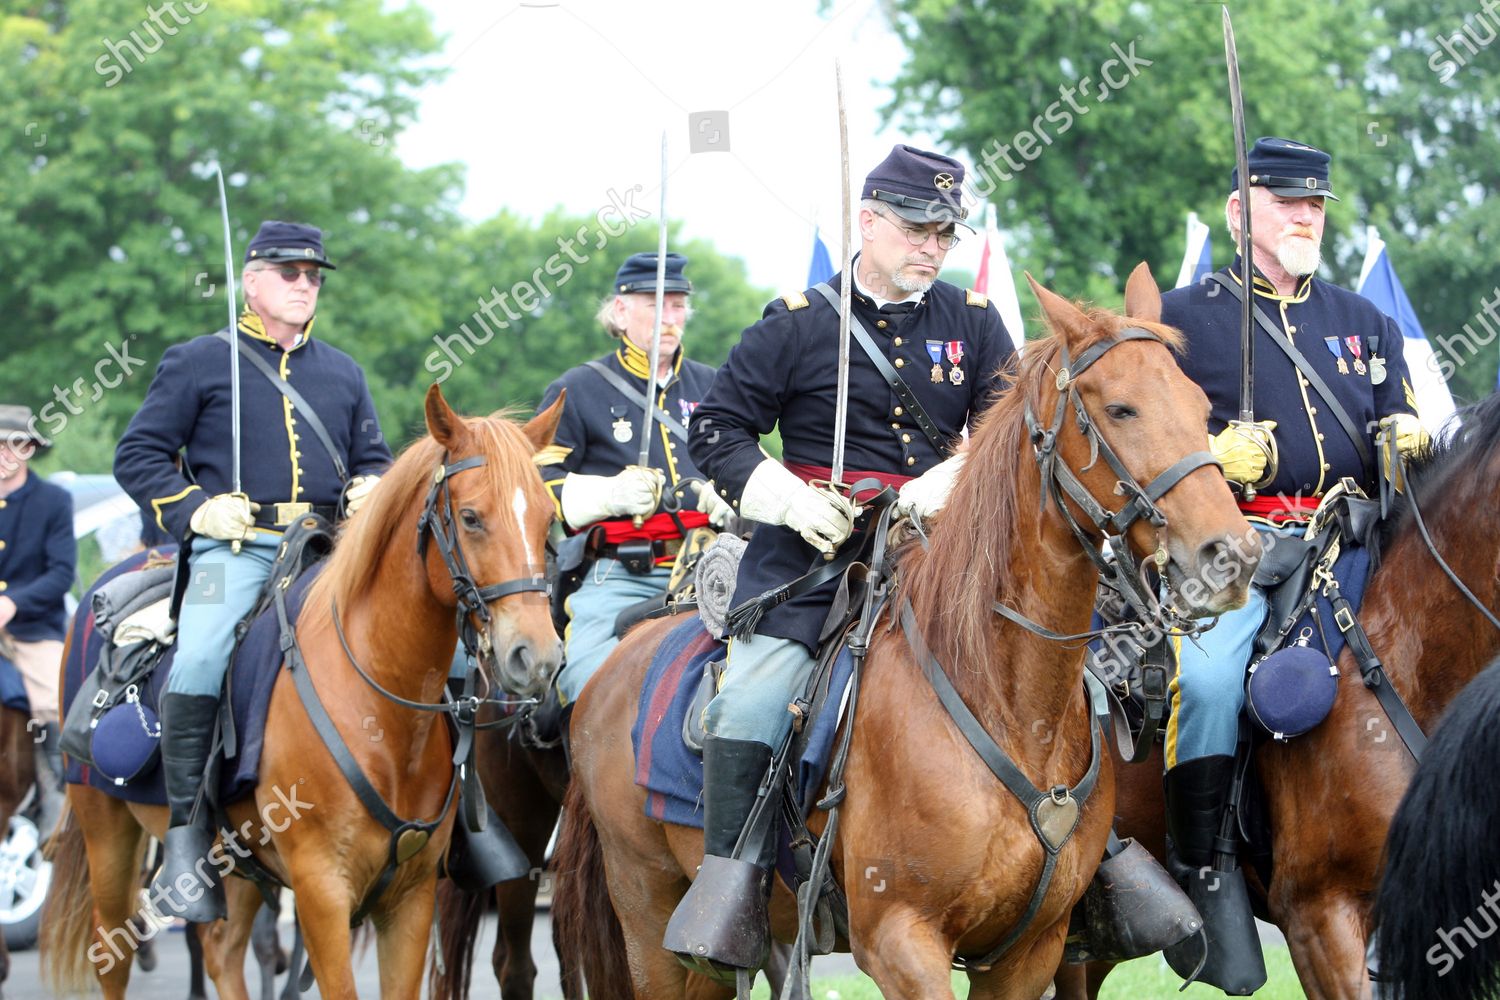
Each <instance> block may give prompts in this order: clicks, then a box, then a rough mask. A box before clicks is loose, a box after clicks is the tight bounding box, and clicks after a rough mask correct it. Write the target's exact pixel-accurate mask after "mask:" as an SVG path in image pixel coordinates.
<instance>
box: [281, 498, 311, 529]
mask: <svg viewBox="0 0 1500 1000" xmlns="http://www.w3.org/2000/svg"><path fill="white" fill-rule="evenodd" d="M311 512H312V504H310V503H278V504H276V527H278V528H282V527H285V526H286V525H288V524H291V523H292V522H293V521H295V520H297V518H299V517H301V516H302V515H303V514H308V513H311Z"/></svg>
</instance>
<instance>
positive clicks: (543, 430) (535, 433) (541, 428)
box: [521, 389, 568, 451]
mask: <svg viewBox="0 0 1500 1000" xmlns="http://www.w3.org/2000/svg"><path fill="white" fill-rule="evenodd" d="M567 398H568V390H566V389H564V390H563V391H562V392H560V393H558V394H557V399H556V400H555V401H554V402H553V403H552V405H551V406H549V407H547V408H546V409H545V410H543V411H542V412H541V413H538V414H537V415H536V416H534V417H532V418H531V419H530V420H528V421H526V426H525V427H522V428H521V433H522V434H525V435H526V440H528V441H530V442H531V447H532V450H534V451H541V450H542V449H543V448H545V447H547V446H548V445H549V444H551V443H552V439H553V437H555V436H556V434H557V425H558V423H560V422H561V421H562V415H563V403H564V402H565V401H566V400H567Z"/></svg>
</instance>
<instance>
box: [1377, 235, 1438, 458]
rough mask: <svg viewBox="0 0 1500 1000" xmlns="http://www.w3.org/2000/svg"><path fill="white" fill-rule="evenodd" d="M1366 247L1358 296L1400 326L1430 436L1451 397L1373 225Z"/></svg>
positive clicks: (1433, 433)
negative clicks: (1371, 303) (1368, 301)
mask: <svg viewBox="0 0 1500 1000" xmlns="http://www.w3.org/2000/svg"><path fill="white" fill-rule="evenodd" d="M1366 234H1367V235H1368V237H1369V246H1368V249H1366V250H1365V264H1364V267H1363V268H1361V270H1360V274H1359V294H1361V295H1363V296H1364V297H1365V298H1367V299H1369V300H1370V301H1371V302H1373V303H1375V305H1377V306H1379V307H1380V311H1381V312H1383V313H1385V314H1386V315H1387V316H1389V317H1391V318H1392V319H1394V320H1395V321H1396V325H1397V326H1399V327H1401V337H1402V344H1403V346H1404V347H1405V353H1406V368H1407V371H1409V372H1410V373H1411V387H1412V391H1413V392H1415V393H1416V395H1417V416H1419V417H1421V419H1422V425H1423V426H1424V427H1426V428H1427V432H1428V433H1429V434H1432V435H1434V436H1436V435H1437V433H1438V431H1439V430H1441V429H1442V427H1443V424H1445V423H1447V421H1448V418H1449V417H1451V416H1452V415H1453V409H1454V407H1453V394H1452V393H1450V392H1449V391H1448V383H1447V382H1445V381H1444V380H1443V373H1442V369H1441V368H1439V366H1438V361H1437V358H1436V357H1434V356H1433V353H1432V345H1431V344H1430V343H1428V342H1427V334H1426V333H1425V332H1424V331H1423V330H1422V323H1421V321H1420V320H1418V319H1417V313H1416V310H1414V309H1413V308H1412V306H1411V300H1410V299H1408V298H1407V297H1406V290H1405V289H1404V288H1402V287H1401V279H1399V278H1397V277H1396V269H1395V268H1394V267H1392V266H1391V258H1390V256H1389V255H1388V254H1387V253H1386V252H1385V241H1384V240H1382V239H1381V238H1380V234H1379V233H1378V232H1376V230H1375V227H1374V226H1370V227H1369V228H1368V229H1367V230H1366Z"/></svg>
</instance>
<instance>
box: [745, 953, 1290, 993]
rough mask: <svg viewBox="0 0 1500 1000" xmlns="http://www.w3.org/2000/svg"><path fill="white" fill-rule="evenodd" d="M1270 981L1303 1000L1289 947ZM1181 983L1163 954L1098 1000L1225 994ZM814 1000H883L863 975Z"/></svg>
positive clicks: (1132, 969)
mask: <svg viewBox="0 0 1500 1000" xmlns="http://www.w3.org/2000/svg"><path fill="white" fill-rule="evenodd" d="M1266 973H1267V976H1268V978H1267V981H1266V985H1265V986H1263V987H1262V988H1261V989H1260V990H1259V991H1257V992H1256V994H1255V995H1256V996H1257V997H1260V998H1261V1000H1304V994H1303V992H1302V987H1301V986H1299V985H1298V984H1297V974H1296V973H1295V972H1294V971H1292V960H1291V956H1290V955H1289V954H1288V953H1287V950H1286V947H1285V946H1284V945H1282V946H1276V947H1269V948H1267V949H1266ZM1180 985H1181V981H1180V980H1179V979H1178V978H1177V976H1176V975H1175V974H1174V973H1173V972H1172V970H1171V969H1169V968H1167V963H1166V961H1165V960H1164V959H1163V958H1162V957H1161V956H1160V955H1152V956H1150V957H1148V958H1140V959H1136V960H1135V961H1134V962H1127V963H1125V964H1124V965H1122V966H1120V967H1119V968H1117V969H1115V971H1114V972H1112V973H1110V976H1109V978H1108V979H1107V980H1105V982H1104V989H1103V991H1102V992H1100V994H1099V1000H1169V998H1175V997H1184V998H1186V1000H1194V998H1200V1000H1201V998H1207V997H1222V996H1223V995H1224V994H1223V993H1221V992H1219V991H1218V990H1216V989H1214V988H1213V987H1210V986H1194V987H1192V988H1191V989H1189V990H1187V991H1186V992H1185V993H1178V992H1177V987H1178V986H1180ZM953 992H954V993H955V994H956V995H957V996H958V997H959V1000H964V998H965V997H967V996H968V995H969V984H968V980H967V979H966V978H965V977H964V975H963V974H962V973H954V975H953ZM812 995H813V998H814V1000H882V998H881V996H880V991H879V990H877V989H876V988H875V984H874V983H872V982H870V980H869V979H867V978H865V977H864V976H840V977H835V978H830V979H814V980H813V985H812ZM769 996H770V994H769V992H768V990H767V989H766V986H765V984H764V982H762V983H761V985H759V986H757V987H756V989H755V993H754V997H755V1000H767V998H768V997H769Z"/></svg>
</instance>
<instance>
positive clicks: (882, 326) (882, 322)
mask: <svg viewBox="0 0 1500 1000" xmlns="http://www.w3.org/2000/svg"><path fill="white" fill-rule="evenodd" d="M875 325H876V326H878V327H880V329H882V330H884V329H885V320H883V319H877V320H876V321H875Z"/></svg>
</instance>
